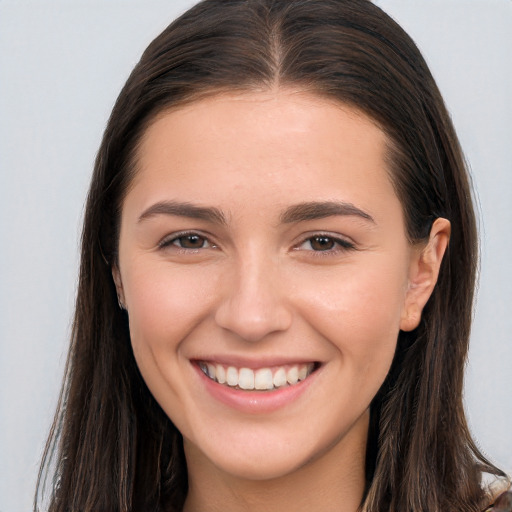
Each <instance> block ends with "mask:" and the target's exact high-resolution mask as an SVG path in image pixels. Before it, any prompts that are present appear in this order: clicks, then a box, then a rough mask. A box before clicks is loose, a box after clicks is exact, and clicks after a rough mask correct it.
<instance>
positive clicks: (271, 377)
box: [198, 361, 317, 391]
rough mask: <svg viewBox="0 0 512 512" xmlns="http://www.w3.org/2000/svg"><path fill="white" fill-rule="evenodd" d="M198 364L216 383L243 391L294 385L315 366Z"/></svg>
mask: <svg viewBox="0 0 512 512" xmlns="http://www.w3.org/2000/svg"><path fill="white" fill-rule="evenodd" d="M198 366H199V368H200V369H201V371H202V372H203V373H204V374H205V375H206V376H207V377H208V378H209V379H211V380H213V381H215V382H217V383H218V384H222V385H225V386H228V387H230V388H235V389H241V390H244V391H253V390H258V391H272V390H275V389H280V388H284V387H288V386H295V385H296V384H298V383H299V382H301V381H303V380H306V379H307V378H308V377H309V376H310V375H311V374H312V373H313V372H314V371H315V369H316V368H317V364H315V363H307V364H290V365H285V366H275V367H270V368H258V369H251V368H237V367H235V366H225V365H222V364H219V363H211V362H207V361H199V362H198Z"/></svg>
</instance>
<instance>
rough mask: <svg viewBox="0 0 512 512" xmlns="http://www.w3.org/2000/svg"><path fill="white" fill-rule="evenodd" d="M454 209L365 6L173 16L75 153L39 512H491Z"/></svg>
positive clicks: (456, 197)
mask: <svg viewBox="0 0 512 512" xmlns="http://www.w3.org/2000/svg"><path fill="white" fill-rule="evenodd" d="M470 198H471V193H470V188H469V184H468V178H467V173H466V171H465V168H464V164H463V159H462V155H461V151H460V148H459V145H458V142H457V138H456V135H455V133H454V131H453V127H452V125H451V122H450V120H449V117H448V114H447V112H446V109H445V107H444V105H443V102H442V99H441V97H440V95H439V92H438V90H437V87H436V85H435V83H434V81H433V79H432V77H431V75H430V73H429V71H428V68H427V66H426V64H425V63H424V61H423V59H422V57H421V55H420V54H419V52H418V50H417V49H416V47H415V45H414V43H413V42H412V41H411V40H410V38H409V37H408V36H407V35H406V34H405V33H404V32H403V31H402V29H400V27H398V26H397V25H396V24H395V23H394V22H393V21H392V20H391V19H390V18H389V17H387V16H386V15H385V14H384V13H383V12H382V11H381V10H380V9H378V8H377V7H375V6H374V5H372V4H371V3H370V2H368V1H366V0H357V1H354V0H350V1H348V0H346V1H340V0H321V1H320V0H319V1H314V0H310V1H294V0H292V1H286V2H285V1H283V2H279V1H270V0H252V1H229V2H226V1H220V0H217V1H214V0H210V1H208V0H207V1H205V2H202V3H200V4H198V5H197V6H196V7H194V8H193V9H191V10H190V11H188V12H187V13H186V14H184V15H183V16H182V17H181V18H179V19H178V20H177V21H175V22H174V23H173V24H172V25H171V26H170V27H168V29H166V30H165V31H164V32H163V33H162V34H161V35H160V36H159V37H158V38H157V39H156V40H155V41H153V43H151V45H150V46H149V47H148V49H147V50H146V52H145V53H144V55H143V56H142V58H141V61H140V62H139V64H138V65H137V66H136V68H135V69H134V71H133V73H132V75H131V76H130V78H129V79H128V81H127V83H126V85H125V87H124V89H123V90H122V92H121V94H120V96H119V98H118V101H117V103H116V105H115V107H114V110H113V112H112V116H111V118H110V121H109V124H108V126H107V129H106V132H105V135H104V138H103V143H102V145H101V147H100V151H99V154H98V157H97V161H96V166H95V172H94V175H93V179H92V183H91V188H90V192H89V197H88V202H87V208H86V215H85V223H84V232H83V241H82V244H83V245H82V247H83V249H82V263H81V273H80V283H79V290H78V298H77V306H76V315H75V322H74V329H73V339H72V346H71V350H70V356H69V360H68V370H67V378H66V386H65V389H64V390H63V395H62V399H61V407H60V413H59V416H58V418H57V420H56V423H55V427H54V432H53V434H52V439H51V441H50V443H49V446H48V449H47V454H46V464H48V463H49V462H51V456H52V454H54V453H55V456H56V460H55V462H56V476H57V480H56V482H57V485H56V488H55V490H54V493H53V497H52V502H51V506H50V509H51V510H55V511H58V510H109V511H110V510H162V511H168V510H169V511H170V510H186V511H194V510H202V511H207V510H218V509H220V508H222V510H266V511H269V510H286V509H295V510H322V511H326V510H340V511H343V510H347V511H349V510H350V511H354V510H358V509H362V510H365V511H380V510H390V511H403V510H414V511H422V510H423V511H427V510H428V511H434V510H439V511H440V510H461V511H466V510H467V511H482V510H485V509H486V508H487V507H489V506H491V504H492V502H493V501H494V499H495V496H492V495H491V493H490V492H488V491H487V490H486V489H485V488H483V487H482V484H481V482H482V476H483V473H490V474H492V475H496V476H501V477H504V475H503V473H502V472H501V471H500V470H498V469H497V468H495V467H494V466H492V465H491V464H490V463H489V462H488V461H487V460H486V459H485V458H484V457H483V456H482V454H481V453H480V452H479V451H478V449H477V448H476V446H475V445H474V443H473V441H472V440H471V437H470V434H469V432H468V429H467V425H466V421H465V418H464V412H463V408H462V396H461V395H462V378H463V363H464V360H465V357H466V352H467V344H468V337H469V327H470V320H471V308H472V300H473V290H474V279H475V267H476V233H475V220H474V214H473V209H472V205H471V199H470ZM500 500H501V503H503V502H504V501H505V500H506V496H504V497H502V498H500ZM499 506H501V504H500V503H497V505H496V510H499V509H498V507H499Z"/></svg>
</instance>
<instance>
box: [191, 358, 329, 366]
mask: <svg viewBox="0 0 512 512" xmlns="http://www.w3.org/2000/svg"><path fill="white" fill-rule="evenodd" d="M190 360H191V361H192V362H196V363H199V362H205V363H212V364H221V365H223V366H234V367H236V368H250V369H253V370H255V369H258V368H271V367H273V366H287V365H301V364H310V363H315V364H318V363H319V361H318V360H316V359H306V358H304V357H272V358H268V357H266V358H265V357H264V358H251V359H249V358H246V357H240V356H234V355H208V356H207V355H205V356H199V357H193V358H191V359H190Z"/></svg>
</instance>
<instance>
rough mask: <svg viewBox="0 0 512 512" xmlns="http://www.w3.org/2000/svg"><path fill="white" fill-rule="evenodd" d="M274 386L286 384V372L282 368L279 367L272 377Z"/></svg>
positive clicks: (279, 386)
mask: <svg viewBox="0 0 512 512" xmlns="http://www.w3.org/2000/svg"><path fill="white" fill-rule="evenodd" d="M273 383H274V387H276V388H281V387H283V386H286V384H287V382H286V372H285V370H284V368H279V370H277V372H276V373H274V379H273Z"/></svg>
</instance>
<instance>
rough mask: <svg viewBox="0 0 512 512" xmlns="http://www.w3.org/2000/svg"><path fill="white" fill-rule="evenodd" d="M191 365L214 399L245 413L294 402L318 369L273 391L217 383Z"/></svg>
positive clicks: (277, 407) (275, 407) (284, 405)
mask: <svg viewBox="0 0 512 512" xmlns="http://www.w3.org/2000/svg"><path fill="white" fill-rule="evenodd" d="M193 366H194V368H195V369H196V371H197V373H198V375H199V378H200V379H201V382H202V384H203V385H204V387H205V388H206V390H207V391H208V393H210V395H211V396H212V397H213V398H214V399H216V400H218V401H219V402H222V403H223V404H225V405H227V406H229V407H231V408H233V409H237V410H239V411H240V412H244V413H247V414H265V413H271V412H274V411H277V410H279V409H282V408H283V407H286V406H287V405H289V404H291V403H293V402H295V401H296V400H298V399H299V397H300V396H301V395H302V394H303V393H304V392H305V391H306V390H307V389H308V388H309V387H310V385H311V383H312V381H313V380H314V379H315V377H316V373H317V372H318V371H319V370H318V369H317V370H315V371H314V372H313V373H312V374H310V375H309V376H308V377H307V378H306V379H304V380H303V381H300V382H298V383H297V384H295V385H293V386H286V387H282V388H278V389H276V390H273V391H244V390H241V389H235V388H231V387H229V386H226V385H224V384H219V383H218V382H216V381H214V380H212V379H210V378H209V377H207V376H206V375H205V374H204V372H203V371H202V370H201V369H200V368H199V366H197V364H193Z"/></svg>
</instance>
